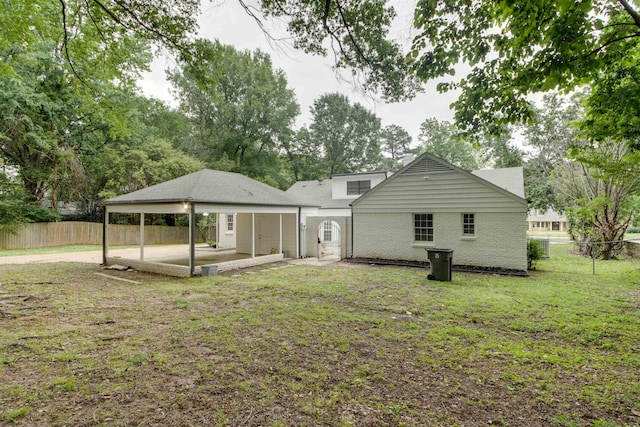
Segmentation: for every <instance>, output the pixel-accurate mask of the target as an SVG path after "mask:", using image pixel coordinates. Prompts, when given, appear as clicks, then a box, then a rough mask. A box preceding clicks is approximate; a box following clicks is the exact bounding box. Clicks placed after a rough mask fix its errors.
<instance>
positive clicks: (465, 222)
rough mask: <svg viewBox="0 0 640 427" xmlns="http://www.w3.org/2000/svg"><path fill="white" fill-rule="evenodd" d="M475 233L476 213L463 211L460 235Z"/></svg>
mask: <svg viewBox="0 0 640 427" xmlns="http://www.w3.org/2000/svg"><path fill="white" fill-rule="evenodd" d="M475 235H476V214H474V213H469V212H467V213H463V214H462V236H464V237H475Z"/></svg>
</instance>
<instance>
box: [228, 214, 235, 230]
mask: <svg viewBox="0 0 640 427" xmlns="http://www.w3.org/2000/svg"><path fill="white" fill-rule="evenodd" d="M234 228H235V221H234V218H233V214H227V233H233V230H234Z"/></svg>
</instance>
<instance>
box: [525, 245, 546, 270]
mask: <svg viewBox="0 0 640 427" xmlns="http://www.w3.org/2000/svg"><path fill="white" fill-rule="evenodd" d="M542 254H543V249H542V245H541V244H540V242H539V241H537V240H534V239H530V240H529V241H528V242H527V269H528V270H533V269H535V267H534V265H535V263H536V261H538V260H539V259H540V258H541V257H542Z"/></svg>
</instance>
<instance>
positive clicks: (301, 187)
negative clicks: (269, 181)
mask: <svg viewBox="0 0 640 427" xmlns="http://www.w3.org/2000/svg"><path fill="white" fill-rule="evenodd" d="M387 176H389V173H387V172H366V173H355V174H334V175H331V178H330V179H328V180H323V179H319V180H313V181H299V182H296V183H295V184H294V185H292V186H291V188H289V189H288V190H287V191H286V193H287V194H288V195H290V196H291V197H293V198H295V199H296V200H298V201H299V202H300V203H301V204H306V205H308V206H305V207H302V208H301V212H300V230H301V231H300V253H301V256H302V257H310V256H313V257H318V256H319V257H324V258H338V259H342V258H346V257H350V256H351V246H352V245H351V236H352V233H351V206H350V205H351V203H352V202H353V201H354V200H355V199H357V198H358V197H360V196H361V195H362V194H364V193H366V192H367V191H369V190H370V189H371V188H374V187H375V186H377V185H378V184H380V183H381V182H383V181H384V180H385V179H386V178H387ZM309 205H316V206H309Z"/></svg>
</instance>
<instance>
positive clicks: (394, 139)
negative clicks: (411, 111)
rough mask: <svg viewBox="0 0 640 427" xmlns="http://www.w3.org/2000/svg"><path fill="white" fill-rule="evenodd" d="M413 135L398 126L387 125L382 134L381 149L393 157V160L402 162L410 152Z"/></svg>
mask: <svg viewBox="0 0 640 427" xmlns="http://www.w3.org/2000/svg"><path fill="white" fill-rule="evenodd" d="M410 146H411V135H409V132H407V131H406V130H404V128H402V127H401V126H398V125H387V126H385V127H384V128H383V129H382V131H381V132H380V148H381V149H382V151H383V152H384V153H386V154H388V155H389V156H390V157H391V160H400V159H402V156H403V155H404V154H406V153H408V152H409V150H410Z"/></svg>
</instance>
